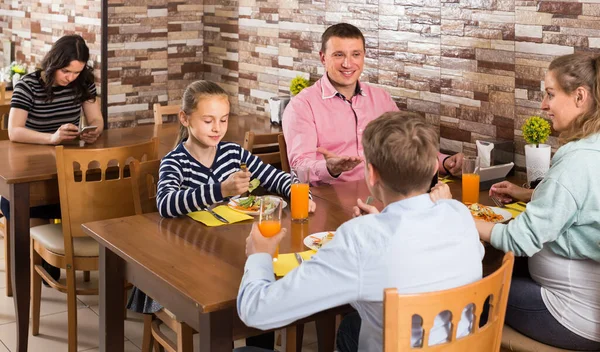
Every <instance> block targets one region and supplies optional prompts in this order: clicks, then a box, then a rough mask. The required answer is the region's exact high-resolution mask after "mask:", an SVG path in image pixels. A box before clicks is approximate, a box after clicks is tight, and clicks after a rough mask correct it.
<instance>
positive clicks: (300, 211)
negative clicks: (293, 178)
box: [291, 183, 308, 220]
mask: <svg viewBox="0 0 600 352" xmlns="http://www.w3.org/2000/svg"><path fill="white" fill-rule="evenodd" d="M291 193H292V197H291V198H292V219H293V220H305V219H307V218H308V183H294V184H292V192H291Z"/></svg>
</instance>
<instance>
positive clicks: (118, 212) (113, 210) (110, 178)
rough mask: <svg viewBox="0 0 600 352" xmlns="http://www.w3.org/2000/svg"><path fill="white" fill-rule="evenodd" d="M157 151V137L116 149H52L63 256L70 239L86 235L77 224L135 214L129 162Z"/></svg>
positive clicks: (154, 156)
mask: <svg viewBox="0 0 600 352" xmlns="http://www.w3.org/2000/svg"><path fill="white" fill-rule="evenodd" d="M157 150H158V139H157V138H153V139H152V140H151V141H149V142H145V143H140V144H135V145H130V146H124V147H116V148H102V149H77V148H65V147H64V146H57V147H56V166H57V169H58V170H57V171H58V172H57V173H58V188H59V194H60V209H61V215H62V220H63V221H62V224H63V225H62V228H63V235H64V236H65V254H67V255H69V254H68V252H69V250H70V246H71V245H70V243H72V241H71V240H72V238H73V237H83V236H86V235H85V234H84V233H83V231H82V229H81V224H83V223H86V222H90V221H97V220H104V219H113V218H119V217H123V216H130V215H134V214H135V210H134V206H133V198H132V197H131V196H130V195H131V192H132V191H131V177H127V173H128V169H129V162H130V160H132V159H137V160H152V159H156V158H157Z"/></svg>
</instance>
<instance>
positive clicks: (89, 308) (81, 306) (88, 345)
mask: <svg viewBox="0 0 600 352" xmlns="http://www.w3.org/2000/svg"><path fill="white" fill-rule="evenodd" d="M5 275H6V270H5V267H4V239H0V352H12V351H16V337H15V335H16V334H15V332H16V327H15V325H16V323H15V311H14V304H13V299H12V298H11V297H6V295H5V290H4V288H5V280H4V278H5ZM91 276H92V282H94V283H97V280H98V279H97V278H98V275H97V272H96V273H92V275H91ZM62 277H63V278H64V277H65V274H64V272H63V275H62ZM82 279H83V278H82V277H81V278H80V280H82ZM78 298H79V299H78V311H77V314H78V340H79V341H78V348H77V350H78V351H86V352H87V351H89V352H93V351H98V346H99V338H98V330H99V329H98V325H99V316H98V314H99V309H98V296H79V297H78ZM142 326H143V323H142V315H141V314H137V313H133V312H131V311H128V313H127V320H126V321H125V341H124V344H125V352H139V351H140V348H141V346H142ZM30 333H31V331H30ZM167 334H169V332H167ZM171 334H172V333H171ZM171 336H173V335H171ZM197 343H198V335H195V337H194V344H196V345H197ZM243 343H244V342H243V341H236V344H235V345H236V347H238V346H243ZM66 350H67V301H66V295H65V294H63V293H61V292H58V291H56V290H53V289H51V288H48V287H45V286H42V304H41V318H40V334H39V335H38V336H31V335H30V336H29V351H32V352H38V351H40V352H41V351H43V352H59V351H60V352H64V351H66ZM302 350H303V351H306V352H313V351H317V346H316V331H315V327H314V324H307V326H306V328H305V334H304V346H303V348H302Z"/></svg>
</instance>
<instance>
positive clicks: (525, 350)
mask: <svg viewBox="0 0 600 352" xmlns="http://www.w3.org/2000/svg"><path fill="white" fill-rule="evenodd" d="M502 349H503V351H514V352H575V351H572V350H563V349H562V348H556V347H552V346H548V345H544V344H543V343H541V342H538V341H536V340H533V339H530V338H529V337H527V336H525V335H523V334H521V333H519V332H517V331H516V330H515V329H513V328H511V327H510V326H508V325H504V328H503V329H502Z"/></svg>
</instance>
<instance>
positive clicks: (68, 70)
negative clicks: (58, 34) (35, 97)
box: [54, 60, 85, 87]
mask: <svg viewBox="0 0 600 352" xmlns="http://www.w3.org/2000/svg"><path fill="white" fill-rule="evenodd" d="M84 68H85V62H81V61H77V60H73V61H71V62H70V63H69V66H66V67H63V68H61V69H58V70H56V72H54V83H55V84H56V85H57V86H62V87H66V86H68V85H69V84H70V83H71V82H73V81H74V80H76V79H77V77H79V74H80V73H81V71H83V69H84Z"/></svg>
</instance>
